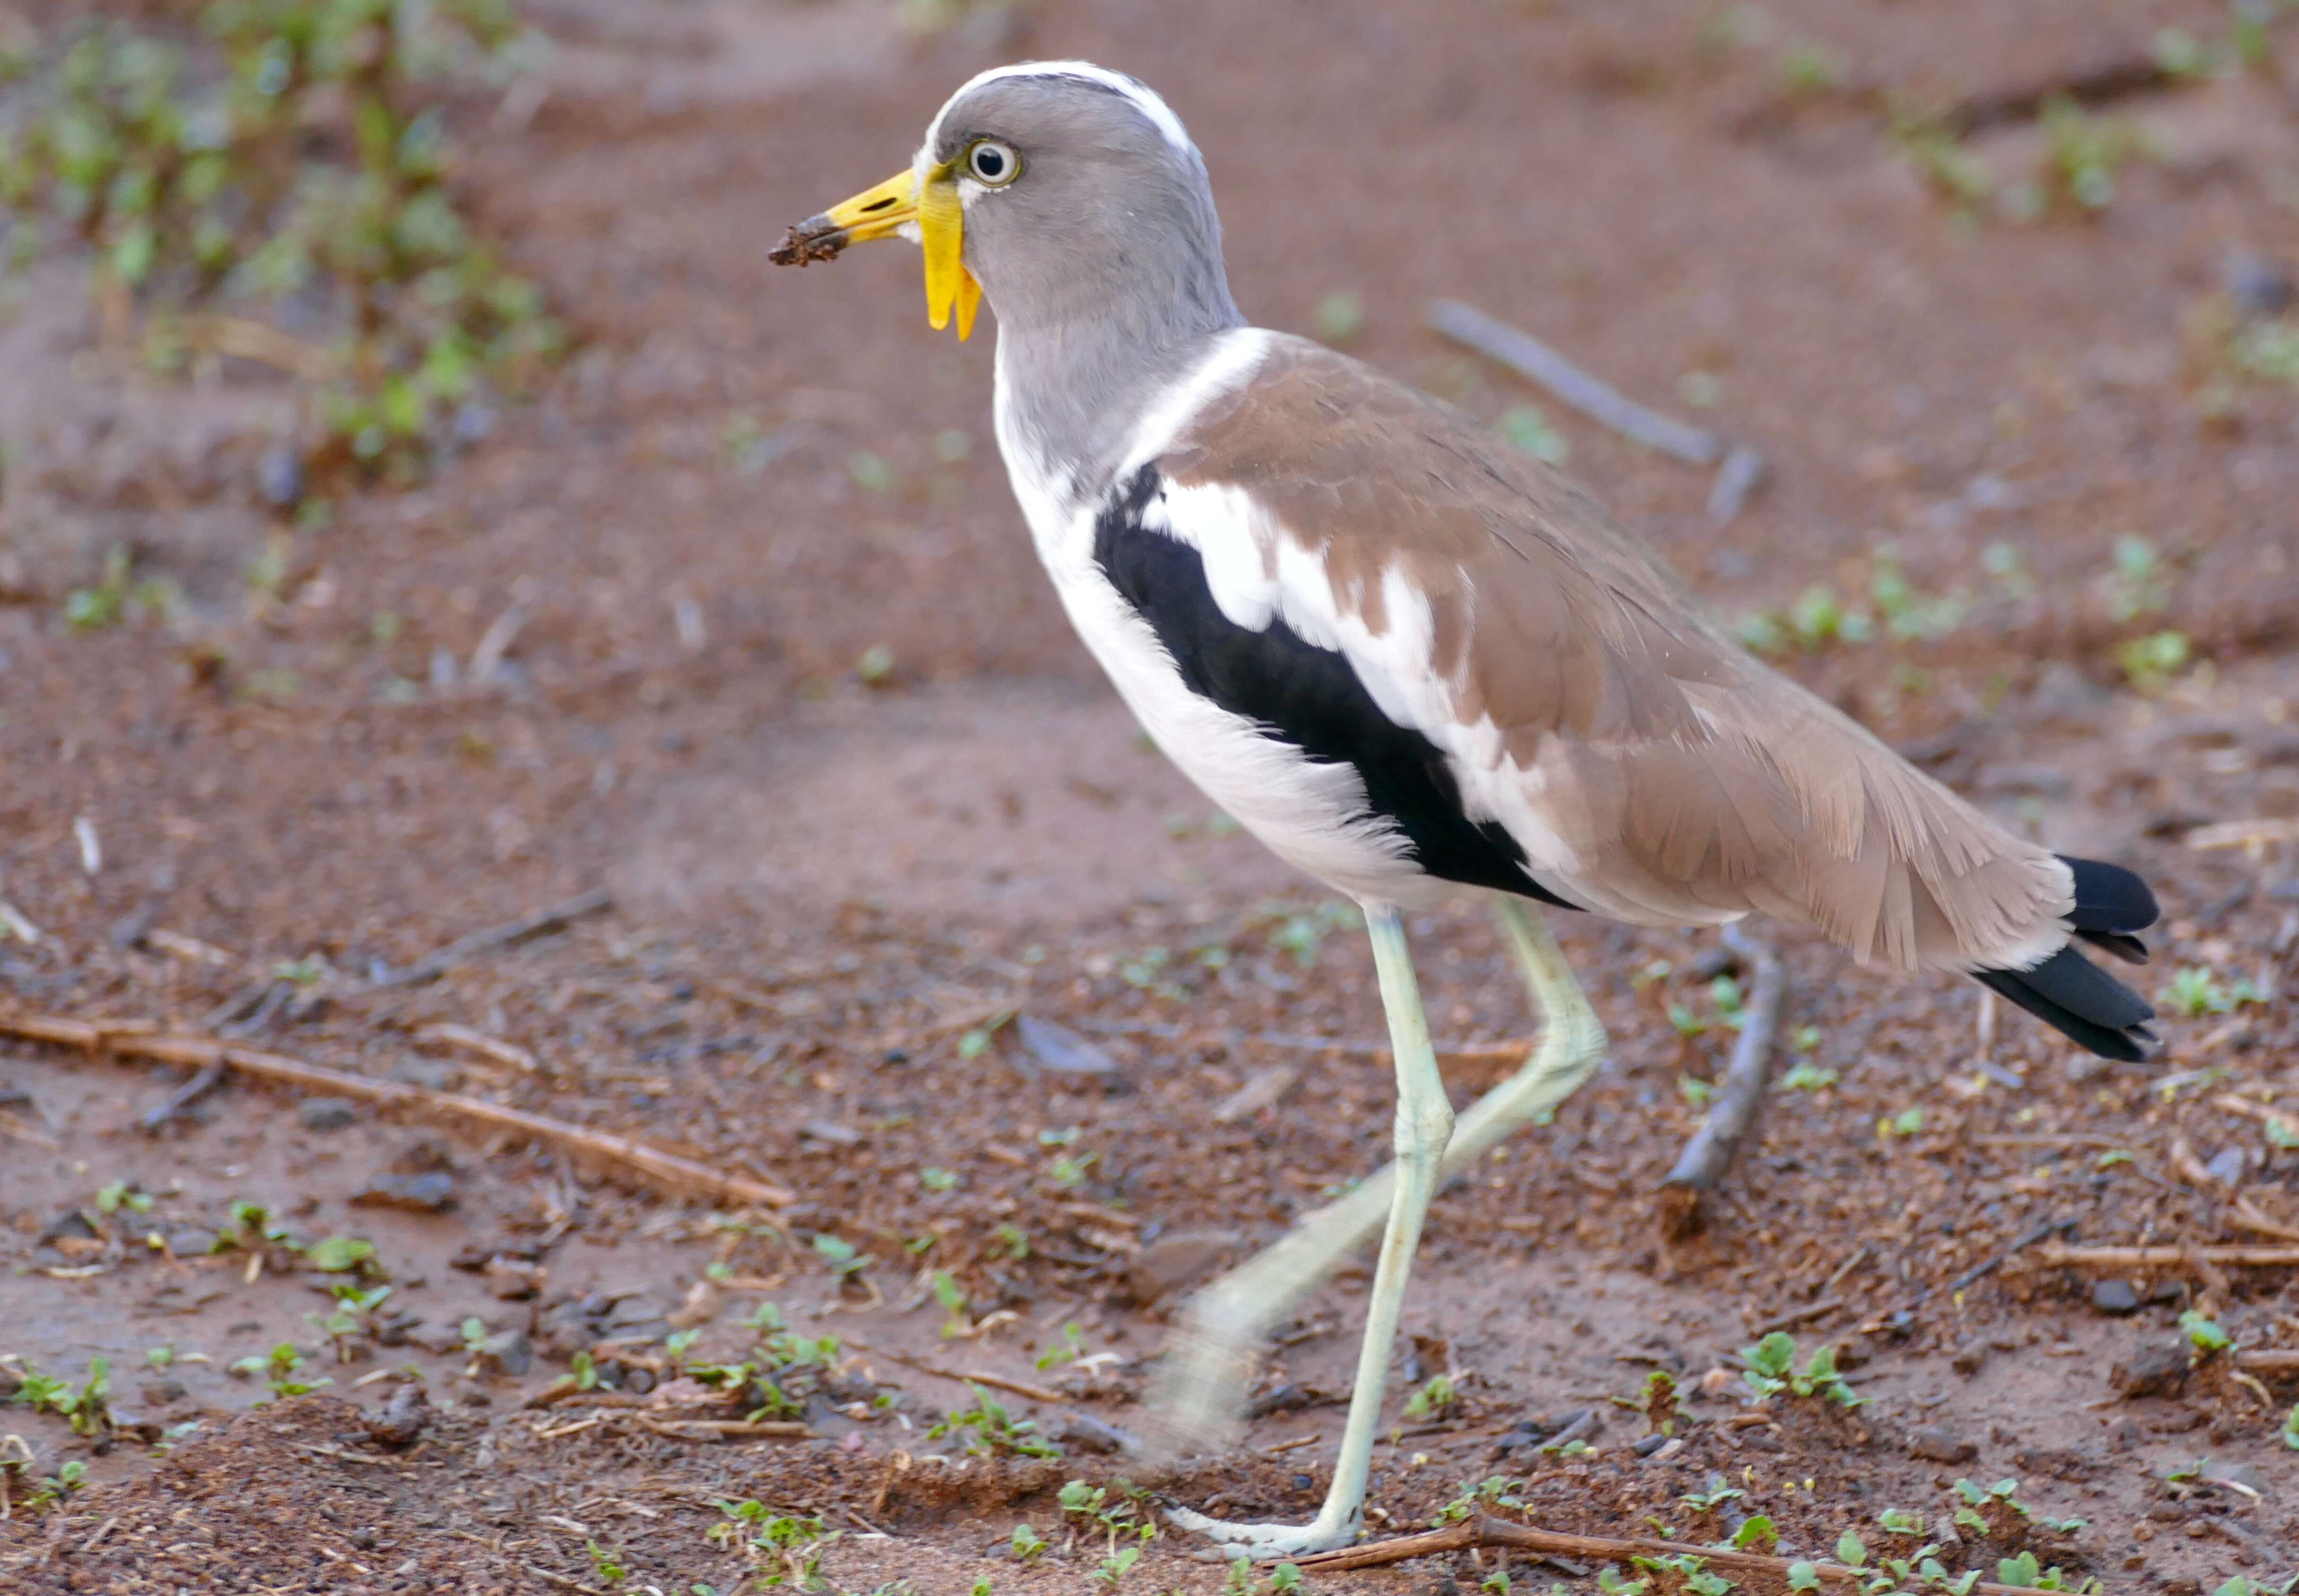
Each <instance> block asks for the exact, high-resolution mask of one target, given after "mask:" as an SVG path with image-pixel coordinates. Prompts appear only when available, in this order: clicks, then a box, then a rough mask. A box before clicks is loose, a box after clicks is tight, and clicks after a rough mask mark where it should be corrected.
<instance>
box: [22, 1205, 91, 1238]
mask: <svg viewBox="0 0 2299 1596" xmlns="http://www.w3.org/2000/svg"><path fill="white" fill-rule="evenodd" d="M95 1238H96V1236H95V1226H93V1225H91V1224H89V1223H88V1222H87V1215H86V1214H84V1213H82V1212H81V1211H79V1209H77V1208H67V1209H65V1210H64V1211H62V1212H61V1213H59V1214H57V1215H56V1216H55V1217H54V1219H51V1220H49V1221H48V1222H47V1223H46V1224H45V1225H43V1226H41V1227H40V1233H39V1235H38V1236H35V1237H34V1238H33V1242H32V1245H35V1246H41V1247H45V1246H46V1245H49V1244H50V1243H52V1242H59V1241H64V1240H75V1241H94V1240H95Z"/></svg>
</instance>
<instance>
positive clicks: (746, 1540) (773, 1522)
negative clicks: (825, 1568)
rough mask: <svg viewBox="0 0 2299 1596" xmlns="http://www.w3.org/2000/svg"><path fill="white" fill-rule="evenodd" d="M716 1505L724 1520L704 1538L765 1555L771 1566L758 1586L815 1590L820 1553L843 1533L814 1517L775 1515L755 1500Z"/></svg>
mask: <svg viewBox="0 0 2299 1596" xmlns="http://www.w3.org/2000/svg"><path fill="white" fill-rule="evenodd" d="M718 1510H719V1511H720V1512H721V1513H724V1514H725V1515H726V1519H725V1521H724V1522H722V1523H718V1524H714V1525H712V1526H710V1530H709V1531H708V1532H707V1535H708V1538H709V1539H710V1540H712V1541H715V1542H718V1543H719V1544H721V1545H725V1546H734V1545H737V1544H741V1545H746V1546H748V1547H750V1548H751V1549H752V1550H753V1551H761V1552H764V1553H766V1554H767V1555H768V1558H770V1559H772V1560H773V1562H774V1565H775V1567H774V1569H773V1571H772V1572H770V1573H768V1574H767V1575H763V1576H762V1577H761V1580H760V1583H761V1584H768V1585H779V1584H795V1585H797V1587H798V1588H799V1589H800V1590H802V1591H811V1590H815V1589H817V1588H818V1586H819V1585H820V1584H821V1579H822V1559H823V1554H824V1552H825V1551H827V1550H828V1548H829V1546H830V1543H831V1542H834V1541H835V1540H837V1539H838V1538H839V1536H840V1534H842V1533H843V1532H842V1531H837V1530H831V1529H827V1528H826V1527H825V1526H824V1524H823V1522H822V1520H821V1519H820V1518H818V1517H801V1516H799V1515H796V1514H789V1513H777V1512H776V1511H775V1510H774V1509H772V1508H769V1507H768V1506H767V1505H766V1504H765V1503H764V1502H761V1501H721V1502H719V1503H718Z"/></svg>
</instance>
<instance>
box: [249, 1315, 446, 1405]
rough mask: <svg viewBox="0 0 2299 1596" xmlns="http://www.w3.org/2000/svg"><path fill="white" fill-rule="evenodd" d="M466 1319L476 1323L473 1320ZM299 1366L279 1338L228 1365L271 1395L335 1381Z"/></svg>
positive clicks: (305, 1391) (291, 1347)
mask: <svg viewBox="0 0 2299 1596" xmlns="http://www.w3.org/2000/svg"><path fill="white" fill-rule="evenodd" d="M468 1322H469V1323H473V1324H476V1323H477V1320H476V1319H474V1320H470V1321H468ZM302 1371H303V1353H301V1352H297V1351H296V1350H295V1343H294V1342H292V1341H283V1342H281V1343H280V1344H278V1346H275V1347H273V1348H272V1349H271V1350H270V1352H258V1353H254V1354H253V1355H251V1356H249V1357H245V1358H242V1359H240V1360H238V1361H237V1362H236V1363H234V1364H233V1365H231V1372H232V1373H233V1374H236V1375H238V1376H240V1377H243V1378H245V1377H248V1376H251V1375H261V1376H262V1377H263V1383H264V1384H265V1385H267V1386H269V1387H270V1392H271V1394H272V1396H273V1397H274V1398H278V1397H286V1396H308V1395H310V1394H311V1393H312V1392H314V1391H317V1390H318V1389H319V1388H320V1386H322V1385H334V1384H335V1381H333V1380H331V1379H329V1378H328V1377H326V1376H324V1375H322V1376H321V1377H320V1378H318V1379H316V1380H312V1379H306V1378H304V1377H303V1372H302Z"/></svg>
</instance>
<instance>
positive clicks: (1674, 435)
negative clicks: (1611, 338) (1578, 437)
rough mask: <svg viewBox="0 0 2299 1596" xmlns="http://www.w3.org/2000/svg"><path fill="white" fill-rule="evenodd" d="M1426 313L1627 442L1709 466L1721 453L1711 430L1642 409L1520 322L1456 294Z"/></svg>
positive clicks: (1437, 326) (1444, 330) (1437, 327)
mask: <svg viewBox="0 0 2299 1596" xmlns="http://www.w3.org/2000/svg"><path fill="white" fill-rule="evenodd" d="M1428 315H1429V326H1430V327H1431V329H1432V330H1433V331H1435V332H1438V333H1440V334H1442V335H1444V336H1446V337H1448V338H1450V339H1451V340H1453V342H1454V343H1458V344H1462V345H1464V346H1465V347H1466V348H1469V349H1472V350H1474V351H1476V352H1477V353H1479V354H1481V355H1482V356H1484V357H1485V358H1486V359H1487V360H1491V361H1494V362H1496V363H1497V364H1498V365H1502V366H1506V367H1507V368H1509V369H1510V370H1511V371H1514V372H1515V373H1516V374H1517V375H1518V376H1521V377H1523V378H1524V379H1525V380H1526V381H1527V382H1531V383H1537V384H1539V385H1540V386H1541V387H1544V388H1546V389H1548V391H1549V392H1550V393H1554V394H1555V395H1556V397H1557V398H1559V399H1561V400H1563V401H1564V402H1565V403H1566V404H1569V405H1571V406H1572V407H1573V409H1576V410H1578V411H1580V412H1581V414H1582V415H1584V416H1586V417H1588V418H1589V419H1590V420H1592V421H1601V422H1603V423H1604V424H1605V425H1606V426H1609V427H1611V428H1612V429H1613V430H1614V432H1616V433H1618V434H1621V435H1622V436H1623V437H1624V438H1627V439H1629V440H1630V441H1631V442H1637V443H1641V444H1643V445H1644V446H1645V447H1646V448H1647V449H1656V450H1658V451H1660V452H1661V453H1663V454H1665V455H1668V456H1670V457H1671V458H1672V459H1680V460H1682V461H1683V462H1684V463H1685V464H1686V465H1688V466H1713V465H1714V464H1715V463H1716V462H1717V461H1719V460H1721V459H1723V458H1724V450H1725V443H1724V440H1723V439H1722V438H1720V437H1718V436H1717V435H1716V434H1714V433H1712V432H1707V431H1704V430H1703V429H1702V428H1700V427H1697V426H1687V425H1686V424H1685V423H1683V422H1681V421H1677V420H1673V419H1672V418H1669V417H1666V416H1664V415H1661V414H1660V413H1659V412H1658V411H1656V410H1648V409H1645V407H1644V406H1642V405H1640V404H1639V403H1638V402H1637V401H1635V400H1633V399H1631V398H1630V397H1629V396H1628V395H1627V394H1625V393H1622V392H1621V391H1620V390H1619V389H1617V388H1615V387H1614V386H1613V385H1611V384H1610V383H1607V382H1606V381H1605V380H1604V379H1602V378H1601V377H1597V376H1591V375H1589V373H1588V372H1586V371H1583V370H1582V369H1581V368H1580V367H1578V366H1576V365H1574V364H1573V362H1572V361H1571V360H1566V359H1565V358H1564V356H1563V355H1561V354H1559V353H1557V352H1556V351H1555V350H1553V349H1551V348H1549V347H1548V344H1546V343H1542V342H1541V341H1540V339H1538V338H1536V337H1534V336H1533V335H1531V333H1528V332H1525V331H1523V329H1522V328H1519V327H1511V326H1510V325H1509V324H1508V323H1507V322H1506V321H1502V320H1499V319H1498V318H1495V317H1491V316H1488V315H1486V314H1485V313H1484V312H1483V311H1482V310H1478V309H1477V308H1476V307H1475V306H1473V305H1465V304H1463V303H1462V302H1460V301H1459V300H1457V299H1440V300H1432V301H1431V302H1430V304H1429V312H1428Z"/></svg>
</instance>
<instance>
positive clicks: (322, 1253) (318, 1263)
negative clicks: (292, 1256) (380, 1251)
mask: <svg viewBox="0 0 2299 1596" xmlns="http://www.w3.org/2000/svg"><path fill="white" fill-rule="evenodd" d="M374 1260H375V1244H374V1243H373V1242H371V1241H367V1240H364V1239H362V1238H361V1237H360V1236H326V1237H323V1238H321V1239H320V1240H319V1241H315V1242H313V1243H312V1244H311V1246H309V1247H308V1248H306V1249H305V1250H304V1253H303V1261H304V1262H306V1263H308V1264H310V1265H311V1267H312V1268H313V1269H318V1270H320V1272H322V1273H323V1274H329V1275H340V1274H342V1273H344V1271H345V1270H347V1269H369V1268H371V1267H372V1265H373V1263H374Z"/></svg>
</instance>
